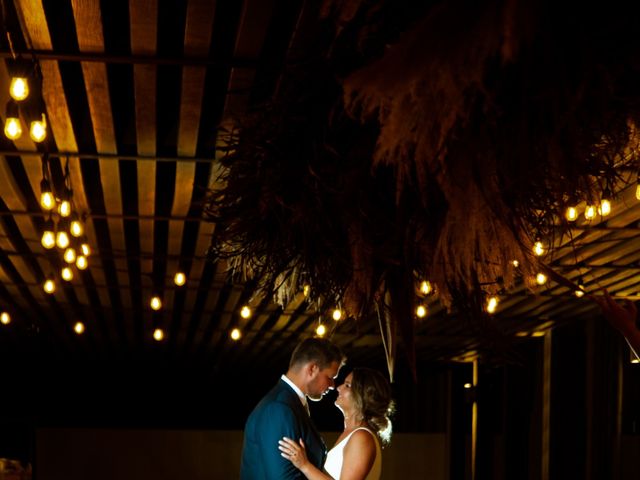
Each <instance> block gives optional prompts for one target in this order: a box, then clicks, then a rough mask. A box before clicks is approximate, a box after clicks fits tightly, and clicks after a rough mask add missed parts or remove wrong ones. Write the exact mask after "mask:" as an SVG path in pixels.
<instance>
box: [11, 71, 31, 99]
mask: <svg viewBox="0 0 640 480" xmlns="http://www.w3.org/2000/svg"><path fill="white" fill-rule="evenodd" d="M9 95H11V98H13V99H14V100H16V101H18V102H20V101H22V100H24V99H25V98H27V97H28V96H29V82H28V81H27V79H26V78H25V77H13V78H12V79H11V84H10V85H9Z"/></svg>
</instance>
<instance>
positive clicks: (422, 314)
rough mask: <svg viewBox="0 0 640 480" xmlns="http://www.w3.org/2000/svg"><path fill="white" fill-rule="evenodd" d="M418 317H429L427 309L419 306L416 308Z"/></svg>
mask: <svg viewBox="0 0 640 480" xmlns="http://www.w3.org/2000/svg"><path fill="white" fill-rule="evenodd" d="M416 315H417V316H418V318H424V317H426V316H427V308H426V307H425V306H424V305H418V306H417V307H416Z"/></svg>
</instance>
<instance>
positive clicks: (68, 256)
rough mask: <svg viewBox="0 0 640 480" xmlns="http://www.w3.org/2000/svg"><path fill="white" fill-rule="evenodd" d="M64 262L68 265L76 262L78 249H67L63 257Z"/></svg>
mask: <svg viewBox="0 0 640 480" xmlns="http://www.w3.org/2000/svg"><path fill="white" fill-rule="evenodd" d="M63 258H64V261H65V262H67V263H75V262H76V249H75V248H73V247H67V249H66V250H65V251H64V255H63Z"/></svg>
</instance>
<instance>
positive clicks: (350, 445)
mask: <svg viewBox="0 0 640 480" xmlns="http://www.w3.org/2000/svg"><path fill="white" fill-rule="evenodd" d="M337 390H338V398H337V399H336V402H335V404H336V407H338V408H339V409H340V411H342V413H343V415H344V430H343V432H342V434H340V436H339V437H338V440H337V441H336V444H335V445H334V447H333V448H332V449H331V450H329V453H328V455H327V460H326V462H325V464H324V471H322V470H319V469H318V468H316V467H315V466H314V465H313V464H311V463H310V462H309V461H308V460H307V455H306V452H305V448H304V443H303V442H302V440H299V441H298V442H296V441H294V440H292V439H290V438H287V437H283V438H282V440H280V441H279V446H278V448H279V449H280V452H281V455H282V456H283V457H284V458H286V459H287V460H290V461H291V463H293V464H294V465H295V466H296V467H297V468H298V469H299V470H300V471H301V472H302V473H303V474H304V476H305V477H307V478H308V479H309V480H316V479H331V480H379V479H380V475H381V472H382V456H381V452H380V448H381V444H382V445H387V444H388V443H389V440H390V438H391V420H390V419H389V415H390V414H391V413H392V411H393V400H392V399H391V386H390V385H389V382H388V381H387V379H386V378H385V377H384V375H382V374H381V373H380V372H377V371H375V370H371V369H369V368H355V369H354V370H353V371H352V372H351V373H349V375H347V377H346V378H345V380H344V383H343V384H342V385H340V386H339V387H338V389H337Z"/></svg>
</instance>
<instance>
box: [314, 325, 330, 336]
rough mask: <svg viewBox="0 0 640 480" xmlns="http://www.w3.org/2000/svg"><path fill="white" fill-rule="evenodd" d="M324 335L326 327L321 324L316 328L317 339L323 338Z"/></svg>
mask: <svg viewBox="0 0 640 480" xmlns="http://www.w3.org/2000/svg"><path fill="white" fill-rule="evenodd" d="M325 333H327V327H325V326H324V325H323V324H320V325H318V327H317V328H316V335H318V336H319V337H324V334H325Z"/></svg>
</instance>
